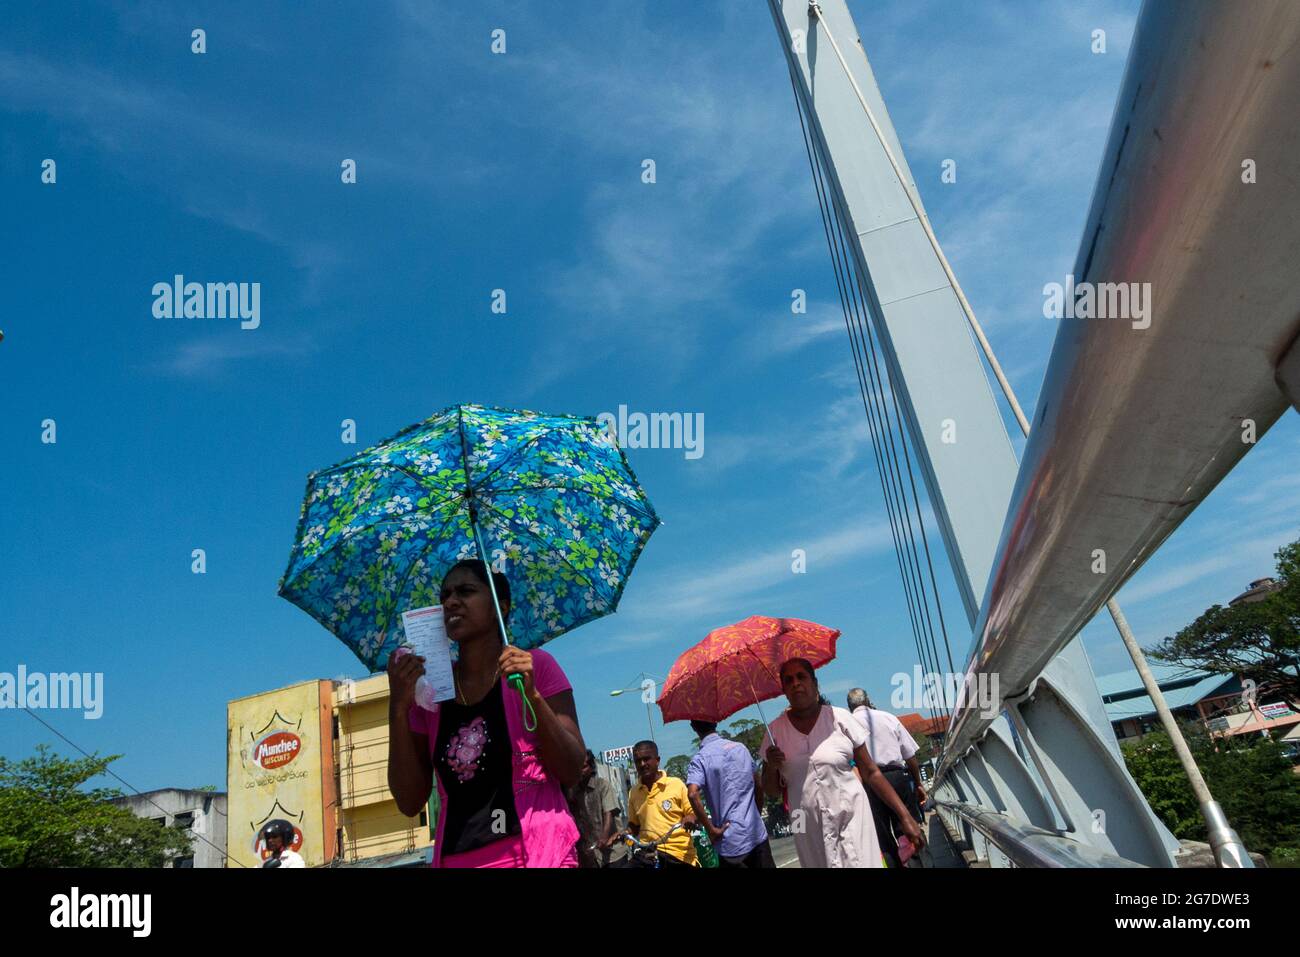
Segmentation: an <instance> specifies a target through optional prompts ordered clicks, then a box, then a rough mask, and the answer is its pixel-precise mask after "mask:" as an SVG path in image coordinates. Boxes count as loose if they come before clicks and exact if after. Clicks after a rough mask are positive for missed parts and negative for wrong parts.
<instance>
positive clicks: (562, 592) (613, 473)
mask: <svg viewBox="0 0 1300 957" xmlns="http://www.w3.org/2000/svg"><path fill="white" fill-rule="evenodd" d="M659 523H660V522H659V517H658V516H657V515H656V514H655V510H654V507H653V506H652V505H651V504H650V500H649V499H648V498H647V497H646V495H645V492H643V491H642V490H641V487H640V485H639V484H638V483H637V479H636V476H635V475H634V474H633V472H632V468H631V466H629V465H628V463H627V458H626V457H625V456H624V455H623V452H622V450H621V449H619V447H618V444H617V442H615V441H614V439H613V438H612V437H611V436H610V435H609V434H608V432H607V431H606V430H605V429H603V428H602V427H601V426H600V425H599V424H598V423H597V422H596V420H595V419H593V418H584V417H579V416H569V415H543V414H541V413H537V412H527V411H514V410H510V409H494V408H485V407H483V406H477V405H462V406H452V407H451V408H449V409H445V410H443V411H442V412H439V413H437V414H436V415H434V416H432V417H431V418H429V419H427V420H425V421H424V422H420V423H417V424H416V425H412V426H410V427H408V428H406V429H403V430H402V431H401V432H399V433H397V435H395V436H393V437H392V438H391V439H388V440H386V441H384V442H381V443H379V444H378V445H376V446H374V447H373V448H370V449H367V450H365V451H364V452H361V453H360V454H358V455H355V456H353V457H352V458H350V459H348V460H346V461H344V462H340V463H339V464H338V465H335V466H332V467H330V468H327V469H322V470H320V471H319V472H313V473H312V474H311V475H310V476H308V478H307V494H306V497H305V499H304V501H303V505H302V515H301V517H300V518H299V520H298V534H297V538H296V541H295V542H294V546H293V551H292V553H291V554H290V556H289V567H288V569H287V570H286V571H285V573H284V577H283V578H282V579H281V580H280V595H282V596H283V597H285V598H287V599H288V600H289V601H291V602H293V603H294V604H295V605H297V606H298V607H299V608H302V609H303V610H304V611H306V612H307V613H308V614H309V615H311V616H312V617H313V618H315V619H316V620H317V621H319V622H320V623H321V624H322V625H324V626H325V627H326V628H327V629H329V630H330V631H331V632H333V633H334V634H335V635H336V636H337V637H338V638H339V640H340V641H342V642H343V643H344V644H345V645H347V646H348V647H349V648H351V649H352V651H353V652H354V653H355V654H356V656H357V657H358V658H360V659H361V660H362V661H363V662H364V663H365V664H366V665H367V667H369V668H370V669H371V670H372V671H379V670H382V669H383V668H384V667H385V665H386V663H387V661H388V656H389V654H391V653H392V652H393V650H394V649H396V648H397V647H399V646H400V645H401V644H402V643H403V640H404V638H405V632H404V630H403V627H402V612H403V611H405V610H408V609H411V608H420V607H423V606H426V605H436V604H437V603H438V599H439V588H440V586H441V583H442V579H443V576H444V575H445V574H446V573H447V570H448V569H449V568H451V566H452V565H454V564H455V563H456V562H458V561H460V560H461V559H465V558H476V557H480V556H486V557H487V558H488V561H489V562H490V563H491V564H492V565H493V567H494V568H496V569H497V570H503V571H505V573H506V575H507V577H508V578H509V579H510V585H511V591H512V593H513V595H512V597H513V607H512V611H511V616H510V618H511V627H510V629H509V632H508V638H509V640H512V641H513V642H514V643H515V644H516V645H518V646H519V647H521V648H536V647H537V646H538V645H541V644H543V643H544V642H547V641H550V640H551V639H552V638H555V637H557V636H559V635H562V634H564V633H565V632H566V631H569V630H570V629H572V628H576V627H577V626H578V625H581V624H584V623H585V622H588V621H592V620H593V619H596V618H600V617H601V616H602V615H607V614H609V613H610V612H612V611H614V610H615V609H616V608H617V607H618V601H619V598H620V597H621V595H622V593H623V586H624V585H625V584H626V582H627V578H628V575H630V574H631V572H632V567H633V566H634V565H635V564H636V560H637V557H638V556H639V555H640V554H641V549H642V548H644V547H645V543H646V542H647V541H649V539H650V535H651V534H652V533H653V532H654V530H655V528H657V527H658V525H659ZM492 596H493V602H494V603H495V602H496V591H495V589H493V592H492ZM497 611H498V615H500V608H499V607H498V609H497ZM503 628H504V623H503Z"/></svg>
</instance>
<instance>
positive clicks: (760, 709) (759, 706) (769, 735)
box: [745, 652, 776, 748]
mask: <svg viewBox="0 0 1300 957" xmlns="http://www.w3.org/2000/svg"><path fill="white" fill-rule="evenodd" d="M751 654H752V652H751ZM754 657H756V658H757V657H758V656H757V655H755V656H754ZM745 680H746V681H748V682H749V693H750V694H752V695H753V696H754V707H755V708H757V709H758V716H759V717H760V718H762V719H763V729H764V730H765V731H767V740H769V741H771V742H772V747H774V748H775V747H776V738H774V737H772V726H771V725H770V724H768V723H767V715H765V714H763V705H762V704H761V703H760V702H759V700H758V692H757V691H755V690H754V681H753V679H752V678H750V677H749V674H748V673H746V674H745Z"/></svg>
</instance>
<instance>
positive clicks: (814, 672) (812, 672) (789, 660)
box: [780, 658, 831, 704]
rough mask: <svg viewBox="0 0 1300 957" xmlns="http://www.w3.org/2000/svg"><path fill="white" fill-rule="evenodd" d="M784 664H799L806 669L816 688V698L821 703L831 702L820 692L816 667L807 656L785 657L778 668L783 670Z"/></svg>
mask: <svg viewBox="0 0 1300 957" xmlns="http://www.w3.org/2000/svg"><path fill="white" fill-rule="evenodd" d="M786 665H801V666H802V667H803V669H804V670H805V671H807V672H808V674H809V675H810V676H811V677H812V680H813V687H814V688H816V689H817V700H818V701H819V702H820V703H821V704H830V703H831V700H830V698H827V697H826V696H825V695H824V694H822V692H821V683H820V682H818V680H817V669H816V668H814V667H813V666H812V662H811V661H809V660H808V659H807V658H787V659H786V660H785V661H783V662H781V668H780V670H781V671H785V666H786Z"/></svg>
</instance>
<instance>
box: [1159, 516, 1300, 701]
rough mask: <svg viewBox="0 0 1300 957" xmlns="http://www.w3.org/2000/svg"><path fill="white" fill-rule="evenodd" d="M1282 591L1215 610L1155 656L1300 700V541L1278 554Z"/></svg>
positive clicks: (1167, 641)
mask: <svg viewBox="0 0 1300 957" xmlns="http://www.w3.org/2000/svg"><path fill="white" fill-rule="evenodd" d="M1275 557H1276V558H1277V578H1278V581H1279V583H1280V585H1281V587H1280V588H1279V589H1278V590H1277V591H1275V592H1272V593H1271V594H1269V595H1268V596H1267V597H1266V598H1264V599H1263V600H1262V601H1257V602H1249V603H1246V602H1243V603H1242V604H1240V605H1235V606H1232V605H1230V606H1228V607H1227V608H1224V607H1223V606H1222V605H1214V606H1213V607H1211V608H1208V609H1207V610H1206V611H1205V612H1204V614H1202V615H1201V616H1200V617H1199V618H1197V619H1196V620H1195V621H1194V622H1192V623H1191V624H1190V625H1188V626H1187V627H1186V628H1184V629H1182V630H1181V631H1179V632H1178V633H1177V634H1175V635H1173V636H1171V637H1167V638H1165V639H1164V640H1163V641H1161V642H1160V644H1158V645H1157V646H1156V647H1155V648H1154V649H1153V650H1152V652H1151V657H1153V658H1156V659H1157V660H1159V661H1165V662H1169V663H1172V664H1178V665H1182V666H1183V667H1185V668H1198V669H1201V670H1204V671H1212V672H1215V673H1218V674H1235V675H1240V676H1241V677H1243V678H1252V679H1254V680H1255V681H1256V682H1257V683H1258V684H1261V685H1264V684H1268V685H1273V686H1275V687H1276V688H1278V689H1279V691H1280V692H1281V693H1282V694H1283V695H1284V696H1285V697H1287V698H1289V699H1291V700H1296V699H1300V674H1297V671H1296V668H1297V663H1298V661H1300V540H1296V541H1294V542H1292V543H1291V544H1290V545H1286V546H1284V547H1283V548H1281V549H1279V550H1278V551H1277V553H1276V556H1275Z"/></svg>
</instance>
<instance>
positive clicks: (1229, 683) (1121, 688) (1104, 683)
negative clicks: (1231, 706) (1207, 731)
mask: <svg viewBox="0 0 1300 957" xmlns="http://www.w3.org/2000/svg"><path fill="white" fill-rule="evenodd" d="M1150 668H1151V673H1152V675H1154V676H1155V679H1156V684H1157V685H1159V687H1160V693H1161V694H1162V695H1164V698H1165V703H1166V704H1168V705H1169V710H1170V711H1172V712H1173V714H1174V717H1175V718H1178V719H1180V720H1183V721H1202V722H1203V721H1205V720H1206V715H1205V714H1204V712H1203V710H1202V709H1201V708H1199V707H1198V705H1199V704H1201V703H1202V702H1204V701H1207V700H1209V699H1215V698H1223V697H1235V698H1240V696H1241V682H1240V681H1239V680H1238V679H1237V678H1236V677H1234V676H1233V675H1216V674H1211V673H1210V672H1208V671H1193V670H1190V669H1187V668H1182V667H1179V666H1177V665H1159V664H1152V665H1150ZM1097 690H1098V691H1100V692H1101V700H1102V702H1103V703H1104V704H1105V706H1106V715H1107V717H1108V718H1110V724H1111V727H1112V728H1114V729H1115V737H1116V738H1117V739H1119V740H1120V741H1125V740H1127V739H1129V738H1138V737H1141V736H1142V735H1144V734H1146V733H1147V732H1148V731H1154V730H1157V729H1158V728H1159V727H1160V718H1159V717H1158V716H1157V714H1156V706H1155V703H1154V702H1153V701H1152V700H1151V698H1150V697H1149V696H1148V695H1147V691H1146V687H1145V686H1144V685H1143V684H1142V679H1141V678H1140V677H1139V676H1138V673H1137V671H1136V670H1134V669H1130V670H1129V671H1121V672H1117V673H1115V674H1110V675H1099V676H1098V677H1097Z"/></svg>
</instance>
